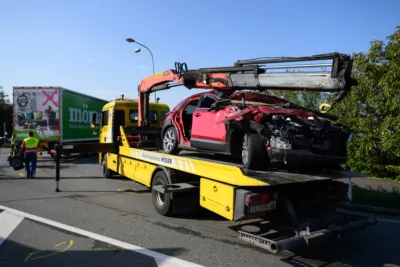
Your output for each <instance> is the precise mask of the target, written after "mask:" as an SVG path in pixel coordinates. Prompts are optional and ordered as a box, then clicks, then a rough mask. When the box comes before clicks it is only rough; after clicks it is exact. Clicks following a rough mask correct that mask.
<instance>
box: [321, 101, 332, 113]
mask: <svg viewBox="0 0 400 267" xmlns="http://www.w3.org/2000/svg"><path fill="white" fill-rule="evenodd" d="M331 108H332V106H331V105H329V104H327V103H322V104H321V105H319V112H321V113H327V112H328V111H329V110H330V109H331Z"/></svg>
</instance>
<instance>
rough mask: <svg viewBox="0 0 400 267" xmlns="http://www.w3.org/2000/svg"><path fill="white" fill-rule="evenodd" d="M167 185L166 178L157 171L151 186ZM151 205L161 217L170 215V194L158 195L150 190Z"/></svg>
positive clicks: (158, 193) (162, 173) (161, 172)
mask: <svg viewBox="0 0 400 267" xmlns="http://www.w3.org/2000/svg"><path fill="white" fill-rule="evenodd" d="M166 184H168V178H167V176H166V174H165V173H164V172H163V171H159V172H157V173H156V175H155V176H154V178H153V183H152V186H155V185H166ZM151 194H152V198H153V205H154V208H155V209H156V211H157V212H158V213H159V214H161V215H163V216H168V215H170V214H172V201H171V197H170V193H160V192H158V191H156V190H154V189H152V190H151Z"/></svg>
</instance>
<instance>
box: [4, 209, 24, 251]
mask: <svg viewBox="0 0 400 267" xmlns="http://www.w3.org/2000/svg"><path fill="white" fill-rule="evenodd" d="M3 210H4V211H3V212H1V213H0V246H1V244H2V243H3V242H4V241H5V240H6V239H7V237H8V236H9V235H10V234H11V233H12V232H13V231H14V230H15V228H17V226H18V225H19V224H20V223H21V222H22V220H23V219H24V217H21V216H18V215H15V214H13V213H10V212H8V211H6V210H5V209H3Z"/></svg>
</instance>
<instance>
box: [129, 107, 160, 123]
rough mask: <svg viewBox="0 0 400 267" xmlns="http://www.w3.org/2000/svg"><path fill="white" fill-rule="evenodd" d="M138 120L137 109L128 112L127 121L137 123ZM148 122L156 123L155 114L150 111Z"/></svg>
mask: <svg viewBox="0 0 400 267" xmlns="http://www.w3.org/2000/svg"><path fill="white" fill-rule="evenodd" d="M138 119H139V114H138V110H137V109H131V110H129V120H130V121H131V122H137V121H138ZM149 120H150V122H157V112H154V111H150V114H149Z"/></svg>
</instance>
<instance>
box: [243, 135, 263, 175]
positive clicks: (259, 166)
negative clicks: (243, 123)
mask: <svg viewBox="0 0 400 267" xmlns="http://www.w3.org/2000/svg"><path fill="white" fill-rule="evenodd" d="M268 162H269V160H268V154H267V152H266V150H265V143H264V140H263V138H262V136H260V135H259V134H255V133H246V134H245V135H244V137H243V143H242V163H243V167H244V168H245V169H249V170H265V169H266V168H267V167H268Z"/></svg>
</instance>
